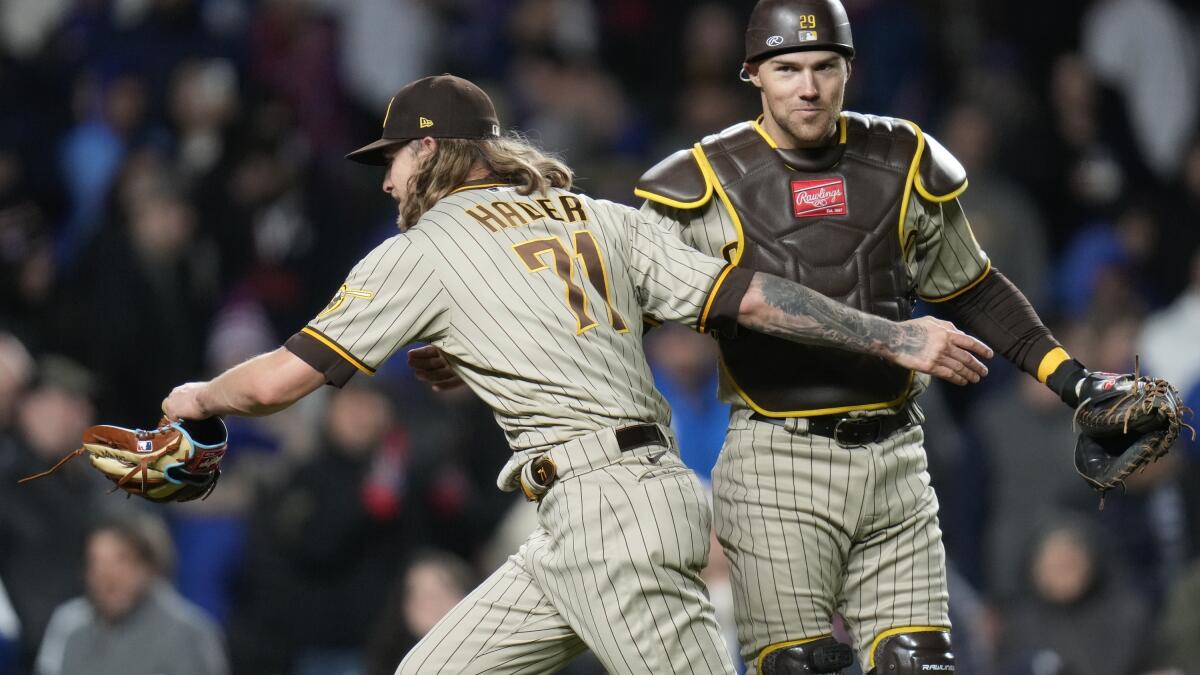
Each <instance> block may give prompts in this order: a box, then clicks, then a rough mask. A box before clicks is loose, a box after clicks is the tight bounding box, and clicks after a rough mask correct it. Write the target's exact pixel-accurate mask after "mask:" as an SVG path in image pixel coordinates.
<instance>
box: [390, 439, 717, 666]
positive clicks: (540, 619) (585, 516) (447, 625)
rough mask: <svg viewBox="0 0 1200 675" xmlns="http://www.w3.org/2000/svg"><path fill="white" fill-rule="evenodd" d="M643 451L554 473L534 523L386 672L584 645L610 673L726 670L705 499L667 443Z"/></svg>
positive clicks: (507, 662)
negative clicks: (705, 577)
mask: <svg viewBox="0 0 1200 675" xmlns="http://www.w3.org/2000/svg"><path fill="white" fill-rule="evenodd" d="M653 449H654V448H647V449H642V450H639V451H635V452H630V453H627V454H623V455H622V456H620V457H619V458H618V459H617V460H616V461H615V462H614V463H613V464H610V465H608V466H605V467H602V468H598V469H593V470H590V471H586V472H583V473H575V474H572V475H569V476H567V477H565V478H560V479H559V480H558V482H556V483H555V484H554V486H553V487H552V488H551V489H550V491H549V492H548V493H547V494H546V495H545V497H543V499H542V501H541V502H540V504H539V506H538V524H539V527H538V529H537V530H535V531H534V533H533V534H532V535H531V536H530V537H529V539H528V540H526V542H525V544H524V545H523V546H522V547H521V549H520V550H519V551H518V552H517V553H516V554H515V555H513V556H511V557H510V558H509V559H508V561H507V562H505V563H504V564H503V565H502V566H501V567H500V568H499V569H498V570H496V572H495V573H493V574H492V575H491V576H490V577H489V578H488V579H487V580H486V581H485V582H484V583H483V584H482V585H480V586H479V587H478V588H477V589H475V590H474V591H473V592H472V593H471V594H470V595H469V596H467V598H465V599H464V600H463V601H462V602H461V603H459V604H458V605H457V606H456V607H455V608H454V609H453V610H451V611H450V613H449V614H447V615H446V616H445V617H444V618H443V619H442V620H441V621H440V622H438V624H437V625H436V626H435V627H434V628H433V630H432V631H430V633H429V634H428V635H426V636H425V637H424V638H423V639H422V640H421V641H420V642H419V643H418V644H417V646H416V647H414V648H413V650H412V651H411V652H410V653H409V654H408V655H407V656H406V657H405V658H404V661H403V662H402V663H401V664H400V667H399V668H398V669H397V671H396V673H397V675H409V674H415V673H421V674H422V675H433V674H437V673H444V674H447V675H449V674H453V675H469V674H472V673H550V672H554V671H556V670H558V669H559V668H561V667H562V666H563V665H565V664H566V663H567V662H568V661H569V660H570V659H571V658H572V657H574V656H576V655H577V654H579V653H580V652H582V651H583V650H584V649H587V648H590V649H592V650H593V651H594V652H595V653H596V656H597V657H599V659H600V661H601V663H603V665H604V667H605V669H606V670H607V671H608V672H610V673H629V674H631V675H632V674H634V673H636V674H638V675H644V674H645V673H656V674H657V673H696V674H697V675H700V674H708V673H733V672H734V671H733V666H732V663H731V661H730V658H729V655H728V652H727V651H726V648H725V644H724V642H723V641H722V639H721V636H720V634H719V633H718V630H717V624H716V619H715V615H714V612H713V607H712V604H711V603H710V602H709V600H708V596H707V591H706V589H705V587H704V584H703V582H702V581H701V580H700V576H699V574H700V570H701V569H702V568H703V567H704V566H705V565H706V564H707V562H708V541H709V538H708V532H709V528H710V527H711V523H712V516H711V511H710V509H709V506H708V500H707V498H706V497H705V495H704V492H703V489H702V488H701V487H700V484H699V481H698V480H697V479H696V477H695V475H694V474H693V473H692V472H691V470H689V469H688V468H687V467H685V466H684V465H683V464H682V462H680V460H679V457H678V454H677V453H676V452H675V451H671V452H667V453H665V454H662V452H661V451H662V448H661V447H659V448H658V451H659V452H658V453H652V452H650V451H652V450H653ZM656 454H658V455H660V456H655V455H656Z"/></svg>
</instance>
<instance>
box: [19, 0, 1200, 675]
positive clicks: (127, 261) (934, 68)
mask: <svg viewBox="0 0 1200 675" xmlns="http://www.w3.org/2000/svg"><path fill="white" fill-rule="evenodd" d="M844 1H845V4H846V6H847V9H848V11H849V13H850V17H851V21H852V25H853V30H854V38H855V42H856V46H857V47H858V56H857V58H856V59H855V61H854V71H853V75H852V77H851V79H850V85H849V89H848V92H847V106H846V107H847V108H848V109H850V110H855V111H858V112H864V113H873V114H883V115H891V116H897V117H903V118H906V119H911V120H914V121H916V122H917V123H918V124H919V125H921V127H922V128H923V129H924V130H925V131H926V132H928V133H931V134H933V135H935V136H936V137H937V138H938V139H939V140H941V141H942V142H943V143H944V144H945V145H946V146H947V147H948V148H949V149H950V150H951V151H952V152H954V153H955V155H956V156H957V157H958V158H959V159H960V160H961V161H962V162H963V164H964V165H965V166H966V168H967V171H968V175H969V179H970V188H969V189H968V190H967V192H966V193H965V194H964V195H963V196H962V201H963V202H964V204H965V206H966V208H967V213H968V216H969V217H970V220H971V224H972V226H973V228H974V231H975V234H976V236H977V238H978V239H979V241H980V243H981V244H982V246H983V248H984V249H985V250H986V251H988V252H989V254H990V256H991V258H992V260H993V262H994V264H995V265H996V267H997V268H999V269H1001V270H1003V271H1004V272H1005V273H1006V274H1007V275H1008V276H1009V277H1010V278H1011V279H1012V280H1013V281H1014V282H1015V283H1017V284H1018V286H1020V287H1021V288H1022V289H1023V290H1024V291H1025V292H1026V293H1027V294H1028V295H1029V297H1030V299H1031V300H1032V301H1033V303H1034V305H1035V306H1036V307H1037V308H1038V310H1039V311H1040V312H1041V314H1042V316H1043V317H1045V318H1046V319H1047V320H1048V322H1049V323H1050V325H1051V327H1052V329H1053V330H1054V331H1055V333H1056V335H1057V336H1058V337H1059V338H1060V339H1061V340H1062V341H1063V342H1064V343H1065V346H1066V347H1067V349H1068V350H1069V351H1070V352H1071V353H1072V355H1074V356H1076V357H1078V358H1079V359H1080V360H1081V361H1082V362H1083V363H1084V364H1086V365H1087V366H1089V367H1090V368H1092V369H1096V370H1112V371H1132V370H1133V369H1134V368H1135V367H1137V368H1140V370H1141V372H1143V373H1151V374H1154V375H1160V376H1164V377H1166V378H1168V379H1170V380H1171V381H1172V382H1175V383H1176V384H1178V385H1179V386H1180V388H1181V389H1183V390H1184V392H1185V395H1186V397H1187V398H1188V400H1189V401H1190V402H1191V404H1192V406H1193V407H1197V408H1200V350H1197V349H1196V347H1195V345H1196V336H1197V335H1200V248H1198V245H1200V222H1198V220H1197V219H1198V218H1200V215H1198V214H1200V133H1198V132H1200V115H1198V105H1200V11H1198V10H1197V9H1196V8H1195V7H1194V6H1193V3H1190V2H1184V0H1063V1H1061V2H1053V3H1040V4H1038V6H1037V7H1036V8H1034V7H1026V6H1025V5H1020V4H1013V3H985V2H981V1H979V0H968V1H963V0H844ZM751 5H752V3H751V2H750V1H749V0H743V1H739V2H733V1H707V2H683V1H681V0H657V1H651V0H423V1H420V0H5V1H4V2H2V3H0V674H3V675H7V674H9V673H27V672H37V673H38V674H39V675H59V674H62V675H72V674H73V673H88V674H89V675H103V673H127V672H130V671H128V670H127V668H128V663H129V659H133V660H134V661H135V662H141V661H140V660H139V654H140V652H139V649H140V647H130V645H142V646H147V645H151V644H153V645H154V648H153V649H152V650H150V651H148V652H146V653H145V654H144V658H145V659H146V660H147V662H150V661H152V660H153V659H155V658H159V657H160V656H161V657H162V658H169V659H172V661H171V663H172V664H173V665H172V666H171V668H172V669H170V670H169V672H173V673H175V672H179V673H190V672H195V673H198V674H201V675H206V674H209V673H227V672H232V673H237V674H241V673H248V674H249V673H253V674H256V675H308V674H315V673H332V674H335V675H341V674H344V675H375V674H376V673H379V674H388V673H391V672H392V670H393V669H394V667H395V665H396V663H398V661H399V658H400V656H401V655H402V654H403V653H404V652H405V651H406V649H407V648H408V647H410V646H411V645H412V644H414V643H415V641H416V640H417V639H419V637H420V636H421V635H423V634H424V632H425V631H426V630H428V628H429V627H430V626H432V625H433V623H434V622H436V620H437V618H438V617H440V616H441V614H442V613H443V612H444V611H446V610H447V609H448V608H449V607H450V606H452V605H453V604H454V603H455V602H457V600H458V599H460V598H461V597H462V596H463V595H464V593H466V592H467V591H469V590H470V589H471V588H472V587H473V586H474V585H475V584H476V583H477V582H478V581H479V580H480V579H481V578H482V577H483V576H484V575H486V574H488V573H490V572H491V570H493V569H494V568H495V567H496V566H497V565H498V564H499V562H500V561H501V560H503V559H504V557H505V556H506V555H508V554H509V553H511V552H512V551H513V550H515V547H516V546H517V544H518V543H519V542H520V541H521V540H523V539H524V538H525V536H526V534H527V533H528V531H529V529H530V528H531V527H532V526H533V525H532V524H531V523H532V520H531V518H532V515H533V511H532V507H531V506H529V505H527V504H526V503H524V502H523V500H520V499H519V498H517V497H514V496H513V495H511V494H505V493H502V492H500V491H498V490H497V489H496V488H495V484H494V478H495V473H496V472H497V471H498V470H499V468H500V466H501V465H502V464H503V462H504V460H505V456H506V453H507V452H508V448H507V447H506V445H505V443H504V439H503V436H502V435H501V434H500V432H499V431H498V429H497V428H496V426H495V424H494V422H493V421H492V419H491V417H490V414H489V413H488V412H487V410H486V409H485V408H484V407H483V405H482V404H481V403H480V402H479V401H478V400H476V399H475V398H474V397H473V396H471V395H470V394H469V393H468V392H465V391H454V392H448V393H444V394H433V393H431V392H429V391H427V390H426V388H425V387H423V386H421V385H419V384H418V383H416V382H415V381H414V380H413V379H412V377H411V374H410V373H409V372H408V370H407V367H406V366H404V365H403V361H404V359H403V358H394V359H392V361H391V362H390V364H389V365H388V366H387V367H385V368H383V369H381V371H380V373H379V374H378V376H377V377H375V378H371V379H370V380H369V381H368V379H367V378H361V377H360V378H356V380H354V381H353V382H352V383H351V385H349V386H348V387H346V388H345V389H344V390H338V391H334V390H331V389H329V390H323V391H321V392H320V393H319V394H318V395H314V396H312V397H309V399H306V400H305V401H303V402H302V403H301V404H299V405H297V406H295V407H294V408H292V409H290V410H287V411H285V412H282V413H280V414H277V415H275V416H272V417H268V418H261V419H232V420H230V432H231V438H230V448H231V452H230V455H229V457H228V459H227V461H226V465H225V467H226V468H225V475H224V477H223V478H222V481H221V484H220V485H219V487H218V488H217V490H216V491H215V492H214V493H213V494H212V496H211V497H210V498H209V499H207V500H205V501H202V502H194V503H188V504H183V505H175V506H171V507H159V506H154V507H153V508H150V506H152V505H149V504H147V503H142V502H139V501H133V500H126V499H121V498H118V497H117V496H116V495H110V494H107V492H108V487H109V486H108V485H107V484H106V483H105V482H104V480H103V479H102V478H100V477H98V476H97V475H95V474H94V472H92V471H91V470H90V469H89V468H88V467H87V466H86V464H85V462H84V461H79V462H75V463H73V464H69V465H67V467H66V469H65V470H64V471H63V472H61V473H60V474H58V475H56V476H54V477H52V478H49V479H43V480H41V481H37V482H34V483H30V484H28V485H23V486H20V487H18V486H17V485H16V479H17V478H19V477H22V476H25V475H28V474H31V473H34V472H36V471H39V470H41V469H43V468H46V467H47V466H49V465H50V464H53V463H54V462H55V461H57V460H58V459H59V458H60V457H61V456H62V455H64V454H65V453H67V452H68V451H70V450H72V449H74V448H75V447H77V441H78V438H79V435H80V432H81V431H82V430H83V429H84V428H85V427H87V426H88V425H90V424H93V423H97V422H99V421H103V422H105V423H112V424H119V425H123V426H131V427H138V426H140V427H146V426H150V425H153V424H154V423H155V422H156V421H157V414H158V411H159V404H160V402H161V400H162V398H163V397H164V396H165V395H166V394H167V392H169V391H170V389H171V388H172V387H173V386H175V385H176V384H179V383H182V382H184V381H188V380H193V379H199V378H205V377H208V376H211V375H213V374H215V373H217V372H220V371H221V370H223V369H225V368H227V367H229V366H231V365H233V364H236V363H238V362H240V361H241V360H243V359H245V358H247V357H249V356H252V355H254V354H257V353H261V352H263V351H266V350H269V349H272V348H274V347H275V346H277V345H279V344H281V343H282V341H283V340H285V339H286V338H287V337H288V336H289V335H291V334H292V333H293V332H295V331H296V330H297V329H299V328H300V327H302V326H303V325H304V323H305V322H306V321H307V320H308V319H309V318H311V317H312V316H313V315H314V314H315V313H316V312H318V311H320V309H321V307H323V306H324V305H325V303H326V301H327V300H328V298H329V297H330V296H331V295H332V293H333V292H334V291H335V290H336V289H337V286H338V284H339V283H340V282H341V280H342V278H343V276H344V275H345V273H346V272H347V270H348V269H349V266H350V265H351V264H352V263H353V262H354V261H355V260H357V259H358V258H359V257H360V256H361V255H362V254H363V253H365V252H366V251H368V250H369V249H370V248H372V247H373V245H374V244H375V243H376V242H377V241H379V240H380V239H382V238H384V237H386V236H389V235H390V234H391V233H393V232H394V220H395V213H394V208H395V207H394V205H393V204H392V202H391V201H390V200H389V199H387V198H385V196H384V195H382V194H380V193H379V191H378V190H379V181H380V175H379V172H378V171H373V170H371V169H369V168H364V167H359V166H357V165H352V164H350V163H348V162H345V161H344V160H343V159H342V155H343V154H344V153H345V152H346V151H348V150H350V149H352V148H354V147H357V145H359V144H361V143H363V142H366V141H369V140H371V139H373V138H375V137H376V136H377V134H378V124H379V119H380V115H381V114H382V112H383V109H384V108H385V107H386V105H387V101H388V99H389V97H390V96H391V95H392V94H393V93H394V92H395V90H396V89H397V88H398V87H399V86H400V85H402V84H404V83H405V82H407V81H409V80H411V79H414V78H416V77H419V76H423V75H427V74H432V73H441V72H452V73H455V74H458V75H462V76H466V77H469V78H472V79H474V80H475V81H477V82H479V83H480V84H481V85H482V86H484V88H485V89H486V90H488V91H489V93H491V95H492V96H493V98H494V99H495V100H496V102H497V105H498V107H499V108H500V115H501V119H502V121H503V122H504V124H505V125H506V126H508V127H511V128H515V129H519V130H522V131H523V132H525V133H527V134H528V135H529V136H531V137H532V138H533V139H534V140H535V141H537V142H538V143H539V144H541V145H543V146H544V147H546V148H547V149H551V150H553V151H556V152H559V153H561V155H562V156H563V157H564V158H565V159H566V160H567V161H568V163H569V164H570V165H571V166H572V167H574V168H575V169H576V171H577V172H578V176H579V180H578V186H579V187H580V188H581V189H582V190H584V191H586V192H588V193H590V194H592V195H594V196H597V197H603V198H608V199H613V200H616V201H620V202H625V203H630V204H636V203H637V202H636V201H635V198H634V196H633V193H632V187H633V184H634V181H635V180H636V178H637V176H638V175H639V174H640V173H641V172H642V171H644V170H645V169H646V168H648V167H649V166H651V165H653V164H654V163H655V162H657V161H658V160H659V159H661V158H662V157H663V156H665V155H666V154H668V153H669V152H670V151H674V150H676V149H679V148H683V147H687V146H689V145H690V144H691V143H693V142H695V141H696V140H698V139H699V138H700V137H701V136H703V135H705V134H707V133H711V132H715V131H717V130H719V129H721V128H723V127H725V126H727V125H729V124H732V123H735V122H738V121H741V120H745V119H750V118H751V117H753V116H754V115H755V114H756V111H757V110H758V108H759V104H758V97H757V95H756V92H755V91H754V90H753V89H752V88H751V87H750V86H749V85H746V84H744V83H741V82H739V81H738V79H737V72H738V68H739V67H740V63H741V54H742V32H741V31H742V26H743V24H744V21H745V18H746V16H747V15H748V14H749V10H750V7H751ZM647 343H648V344H647V348H648V353H649V355H650V358H651V361H652V366H653V367H654V371H655V375H656V379H657V381H658V383H659V386H660V388H661V389H662V390H663V391H664V393H666V394H667V396H668V398H669V400H670V401H671V403H672V405H673V408H674V410H675V417H674V426H675V427H676V429H677V431H678V433H679V437H680V439H681V444H682V451H683V454H684V458H685V459H686V460H687V461H688V463H689V465H691V466H692V467H693V468H694V469H696V471H697V472H698V473H699V474H700V475H701V476H702V477H707V475H708V473H709V472H710V471H711V468H712V465H713V463H714V462H715V459H716V453H717V452H718V451H719V449H720V445H721V441H722V437H723V434H724V430H725V415H726V412H727V410H726V408H725V407H724V406H722V405H721V404H719V403H718V402H717V401H716V400H715V396H714V392H715V382H716V369H715V349H714V346H713V344H712V343H711V341H710V340H708V339H707V338H704V337H700V336H696V335H693V334H690V333H688V332H687V331H685V330H682V329H675V328H660V329H656V330H654V331H652V332H651V333H650V334H649V335H648V337H647ZM1138 355H1140V361H1139V360H1138V358H1137V356H1138ZM989 365H990V366H991V367H992V374H991V375H990V376H989V377H988V378H987V380H986V381H985V382H984V383H983V384H981V385H979V386H976V387H972V388H970V389H959V388H953V387H934V388H933V389H931V390H930V391H929V392H928V393H927V394H926V396H924V397H923V398H922V400H921V403H922V406H923V407H924V409H925V412H926V415H927V417H928V419H929V422H928V424H927V427H926V431H927V444H928V451H929V455H930V472H931V475H932V478H933V482H934V485H935V487H936V489H937V491H938V496H939V500H940V502H941V522H942V527H943V530H944V533H945V542H946V548H947V551H948V554H949V558H950V560H951V563H952V564H951V568H950V570H949V572H950V575H951V584H952V585H951V589H952V600H951V603H952V616H953V618H954V621H955V632H954V636H955V642H956V647H957V649H956V651H957V652H958V654H959V662H960V664H961V665H960V670H959V672H962V673H967V674H972V673H981V674H983V675H1054V674H1057V675H1145V674H1147V673H1152V672H1153V673H1184V674H1185V675H1190V674H1193V673H1200V492H1197V490H1196V489H1195V486H1196V485H1200V481H1198V480H1197V479H1198V478H1200V447H1198V446H1197V445H1196V444H1195V443H1192V442H1190V439H1188V438H1185V439H1184V440H1183V441H1181V442H1180V444H1179V446H1178V447H1177V448H1176V451H1175V452H1173V453H1172V454H1171V455H1169V456H1168V457H1167V458H1166V459H1164V460H1162V461H1160V462H1158V463H1157V464H1155V465H1154V466H1152V467H1151V468H1150V469H1149V470H1147V471H1146V472H1144V473H1142V474H1139V475H1137V476H1135V477H1134V479H1133V481H1131V483H1130V485H1129V488H1128V490H1127V491H1126V492H1125V493H1124V494H1120V495H1110V496H1109V498H1108V499H1107V501H1106V502H1105V506H1104V509H1103V510H1102V511H1101V510H1098V508H1097V502H1098V500H1097V497H1096V495H1095V493H1093V492H1092V491H1091V490H1089V489H1088V488H1087V487H1086V486H1085V484H1084V483H1083V482H1082V481H1081V480H1080V479H1079V478H1078V477H1077V476H1075V475H1074V470H1073V468H1072V465H1071V460H1070V451H1071V449H1072V447H1073V434H1072V432H1071V425H1070V411H1069V410H1067V409H1066V408H1064V407H1063V405H1062V404H1061V402H1059V401H1058V400H1057V398H1056V397H1055V396H1054V395H1053V394H1051V393H1050V392H1049V391H1048V390H1047V389H1046V388H1045V387H1044V386H1042V385H1039V384H1037V383H1036V382H1034V381H1032V380H1031V379H1030V378H1028V377H1026V376H1024V375H1021V374H1020V373H1018V372H1016V371H1015V369H1013V368H1011V367H1008V366H1007V365H1006V364H1002V363H1000V362H999V361H998V360H996V361H994V362H993V363H991V364H989ZM714 551H719V547H716V546H714ZM724 564H725V563H724V562H723V561H722V560H720V556H719V553H716V554H715V555H714V561H713V563H712V565H711V566H710V569H709V572H708V579H709V583H710V588H711V591H712V594H713V599H714V601H715V603H716V604H717V606H718V608H719V609H722V610H723V617H722V618H723V622H724V623H725V626H724V627H725V628H727V629H729V630H730V632H732V623H731V617H730V613H729V611H728V610H729V607H730V606H731V604H732V603H731V601H730V600H729V589H728V579H727V575H726V574H725V572H724V570H723V565H724ZM148 635H150V636H154V638H153V639H151V638H147V636H148ZM185 638H186V639H185ZM731 639H732V637H731ZM143 640H144V642H143ZM35 664H36V665H35ZM181 664H186V667H185V665H181ZM572 668H573V670H572V671H571V672H574V673H576V674H577V675H582V674H586V673H593V672H598V666H597V665H596V664H595V663H591V662H588V661H587V660H586V659H585V660H582V661H580V662H579V663H577V664H576V665H574V666H573V667H572ZM154 672H158V671H154ZM164 672H167V671H164Z"/></svg>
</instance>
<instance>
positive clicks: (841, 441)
mask: <svg viewBox="0 0 1200 675" xmlns="http://www.w3.org/2000/svg"><path fill="white" fill-rule="evenodd" d="M750 419H752V420H757V421H759V422H766V423H768V424H775V425H778V426H784V425H786V424H787V420H788V418H786V417H767V416H766V415H762V414H759V413H754V414H752V415H750ZM804 419H806V420H808V433H810V434H816V435H817V436H824V437H825V438H831V439H833V441H834V442H835V443H837V444H838V445H840V446H842V447H843V448H861V447H863V446H864V445H867V444H868V443H880V442H882V441H884V440H886V439H887V438H888V437H889V436H891V435H892V434H894V433H896V432H897V431H899V430H901V429H905V428H908V427H910V426H912V425H913V423H914V422H915V420H914V419H913V415H912V410H911V408H910V407H909V406H907V405H906V406H904V407H903V408H901V409H900V411H899V412H897V413H894V414H892V415H875V416H872V417H851V416H850V415H844V414H835V415H817V416H815V417H805V418H804Z"/></svg>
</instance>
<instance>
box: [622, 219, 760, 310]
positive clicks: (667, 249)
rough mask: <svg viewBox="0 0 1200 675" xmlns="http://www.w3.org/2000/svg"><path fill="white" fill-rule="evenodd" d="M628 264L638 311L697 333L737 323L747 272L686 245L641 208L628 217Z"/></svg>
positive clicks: (748, 278) (748, 276) (747, 279)
mask: <svg viewBox="0 0 1200 675" xmlns="http://www.w3.org/2000/svg"><path fill="white" fill-rule="evenodd" d="M628 223H629V232H630V262H631V267H632V273H633V275H634V285H635V286H636V287H637V292H638V297H639V300H640V302H641V305H642V311H643V312H644V313H645V315H646V316H648V317H650V318H652V319H654V320H657V321H675V322H679V323H684V324H687V325H688V326H691V327H693V328H696V329H697V330H700V331H702V332H703V331H705V330H706V329H708V328H709V327H710V326H718V325H726V324H729V323H735V322H736V321H737V313H738V307H739V306H740V304H741V297H742V295H744V294H745V292H746V288H747V287H748V286H749V281H750V277H751V276H752V273H751V272H749V271H748V270H741V269H738V268H735V267H733V266H732V265H728V264H727V263H726V262H725V261H723V260H720V259H717V258H713V257H711V256H707V255H704V254H703V253H700V252H699V251H696V250H695V249H693V248H691V247H689V246H687V245H686V244H684V243H683V242H682V241H680V240H679V239H678V238H677V237H674V236H671V234H670V230H669V229H667V228H664V227H662V226H661V225H660V224H658V223H656V222H653V221H650V220H647V219H646V218H644V217H643V216H642V215H641V213H640V212H631V213H630V215H629V217H628Z"/></svg>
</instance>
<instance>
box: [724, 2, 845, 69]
mask: <svg viewBox="0 0 1200 675" xmlns="http://www.w3.org/2000/svg"><path fill="white" fill-rule="evenodd" d="M809 49H827V50H830V51H835V52H839V53H841V54H843V55H844V56H845V57H846V58H848V59H850V58H854V39H853V38H852V37H851V36H850V20H849V19H848V18H846V9H845V8H844V7H842V3H841V2H839V1H838V0H759V2H758V4H756V5H754V10H753V11H752V12H750V22H749V23H748V24H746V62H747V63H752V62H754V61H761V60H763V59H766V58H770V57H772V56H775V55H776V54H782V53H784V52H795V51H800V50H809Z"/></svg>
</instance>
